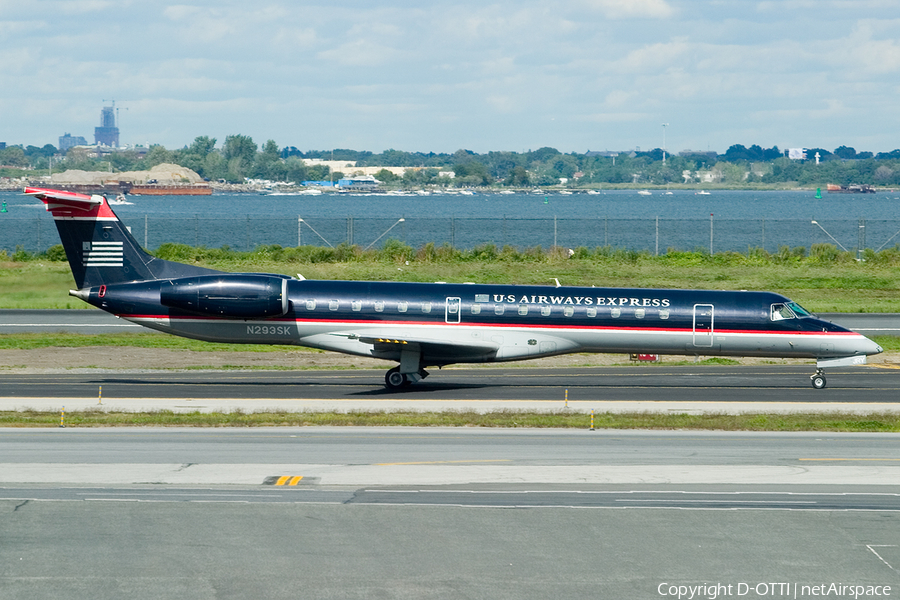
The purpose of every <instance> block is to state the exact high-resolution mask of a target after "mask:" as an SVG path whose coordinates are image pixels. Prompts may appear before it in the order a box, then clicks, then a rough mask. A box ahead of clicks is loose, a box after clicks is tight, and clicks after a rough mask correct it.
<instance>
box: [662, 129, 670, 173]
mask: <svg viewBox="0 0 900 600" xmlns="http://www.w3.org/2000/svg"><path fill="white" fill-rule="evenodd" d="M668 126H669V124H668V123H663V124H662V128H663V164H666V127H668Z"/></svg>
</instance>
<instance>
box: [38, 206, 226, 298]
mask: <svg viewBox="0 0 900 600" xmlns="http://www.w3.org/2000/svg"><path fill="white" fill-rule="evenodd" d="M25 193H26V194H28V195H30V196H35V197H36V198H38V199H40V200H41V202H43V203H44V204H46V205H47V210H48V211H49V212H50V213H51V214H52V215H53V220H54V221H55V222H56V228H57V230H58V231H59V237H60V240H61V241H62V245H63V248H64V249H65V251H66V258H67V259H68V260H69V266H70V267H71V269H72V275H73V276H74V277H75V284H76V285H77V286H78V289H81V288H84V287H92V286H98V285H109V284H113V283H125V282H129V281H143V280H147V279H170V278H174V277H189V276H193V275H201V274H204V273H218V271H214V270H212V269H204V268H202V267H195V266H192V265H184V264H181V263H176V262H171V261H166V260H161V259H158V258H154V257H153V256H151V255H149V254H147V253H146V252H145V251H144V250H143V249H142V248H141V246H140V244H138V243H137V240H135V239H134V237H133V236H132V235H131V233H129V231H128V229H126V227H125V226H124V225H123V224H122V222H121V221H119V218H118V217H117V216H116V213H114V212H113V210H112V208H110V206H109V203H108V202H107V201H106V198H104V197H103V196H98V195H93V196H88V195H86V194H78V193H75V192H64V191H60V190H49V189H43V188H25Z"/></svg>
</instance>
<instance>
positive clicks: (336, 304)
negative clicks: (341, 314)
mask: <svg viewBox="0 0 900 600" xmlns="http://www.w3.org/2000/svg"><path fill="white" fill-rule="evenodd" d="M339 306H340V303H339V302H338V301H337V300H329V302H328V310H337V309H338V307H339Z"/></svg>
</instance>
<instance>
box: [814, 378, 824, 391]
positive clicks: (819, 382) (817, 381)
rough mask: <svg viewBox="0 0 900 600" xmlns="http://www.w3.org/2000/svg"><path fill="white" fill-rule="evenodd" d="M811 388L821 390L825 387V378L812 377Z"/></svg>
mask: <svg viewBox="0 0 900 600" xmlns="http://www.w3.org/2000/svg"><path fill="white" fill-rule="evenodd" d="M811 379H812V386H813V387H814V388H816V389H817V390H821V389H822V388H824V387H825V376H824V375H813V376H812V378H811Z"/></svg>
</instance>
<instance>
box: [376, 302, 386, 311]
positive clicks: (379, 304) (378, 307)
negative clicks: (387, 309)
mask: <svg viewBox="0 0 900 600" xmlns="http://www.w3.org/2000/svg"><path fill="white" fill-rule="evenodd" d="M375 312H384V300H376V301H375Z"/></svg>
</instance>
